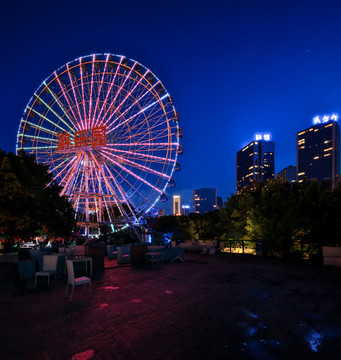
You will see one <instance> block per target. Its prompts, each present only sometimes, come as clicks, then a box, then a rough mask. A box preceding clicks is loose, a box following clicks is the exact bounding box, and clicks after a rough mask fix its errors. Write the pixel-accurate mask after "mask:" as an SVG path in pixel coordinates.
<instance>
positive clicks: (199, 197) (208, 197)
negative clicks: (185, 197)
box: [193, 188, 218, 214]
mask: <svg viewBox="0 0 341 360" xmlns="http://www.w3.org/2000/svg"><path fill="white" fill-rule="evenodd" d="M217 208H218V207H217V189H212V188H201V189H196V190H194V191H193V212H195V213H198V214H204V213H207V212H209V211H215V210H217Z"/></svg>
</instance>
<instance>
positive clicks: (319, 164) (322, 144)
mask: <svg viewBox="0 0 341 360" xmlns="http://www.w3.org/2000/svg"><path fill="white" fill-rule="evenodd" d="M337 120H338V116H337V115H335V114H333V115H324V116H321V117H319V116H316V117H314V119H313V126H311V127H310V128H308V129H306V130H302V131H300V132H298V133H297V181H298V182H302V181H303V179H305V178H306V179H313V178H316V179H317V180H318V181H322V180H328V179H330V180H332V184H333V185H334V184H335V182H336V180H337V178H338V175H339V174H340V127H339V125H338V124H337V122H336V121H337Z"/></svg>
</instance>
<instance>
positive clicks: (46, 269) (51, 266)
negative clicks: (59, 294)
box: [35, 255, 58, 285]
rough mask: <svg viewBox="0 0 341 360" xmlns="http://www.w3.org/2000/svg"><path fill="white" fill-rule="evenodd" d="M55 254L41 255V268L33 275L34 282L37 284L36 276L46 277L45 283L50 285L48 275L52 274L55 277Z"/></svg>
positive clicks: (56, 259)
mask: <svg viewBox="0 0 341 360" xmlns="http://www.w3.org/2000/svg"><path fill="white" fill-rule="evenodd" d="M57 261H58V256H57V255H44V256H43V270H42V271H37V272H36V276H35V284H36V285H37V278H38V277H39V276H41V277H43V278H44V277H47V285H50V275H54V276H55V278H57Z"/></svg>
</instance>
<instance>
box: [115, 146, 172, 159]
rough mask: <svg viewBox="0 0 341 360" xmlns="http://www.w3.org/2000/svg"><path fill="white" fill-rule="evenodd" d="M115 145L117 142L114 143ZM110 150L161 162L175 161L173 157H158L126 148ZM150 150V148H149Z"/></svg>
mask: <svg viewBox="0 0 341 360" xmlns="http://www.w3.org/2000/svg"><path fill="white" fill-rule="evenodd" d="M115 145H117V144H115ZM110 150H111V151H114V152H118V153H122V154H128V155H133V156H135V157H136V156H141V157H143V158H147V159H151V160H160V161H162V162H169V163H175V162H176V160H175V159H171V158H166V157H160V156H155V155H151V154H149V153H146V154H143V153H140V152H136V151H127V150H119V149H115V148H111V149H110ZM149 151H150V150H149Z"/></svg>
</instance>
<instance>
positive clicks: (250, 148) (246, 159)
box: [236, 134, 275, 192]
mask: <svg viewBox="0 0 341 360" xmlns="http://www.w3.org/2000/svg"><path fill="white" fill-rule="evenodd" d="M236 163H237V166H236V188H237V192H238V191H240V190H242V188H243V187H244V186H246V185H250V184H251V183H252V182H256V181H265V180H267V179H273V178H274V177H275V142H274V141H271V140H270V134H262V135H261V134H257V135H256V136H255V140H254V141H252V142H250V144H248V145H246V146H244V147H243V148H242V149H241V150H239V151H238V152H237V161H236Z"/></svg>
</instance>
